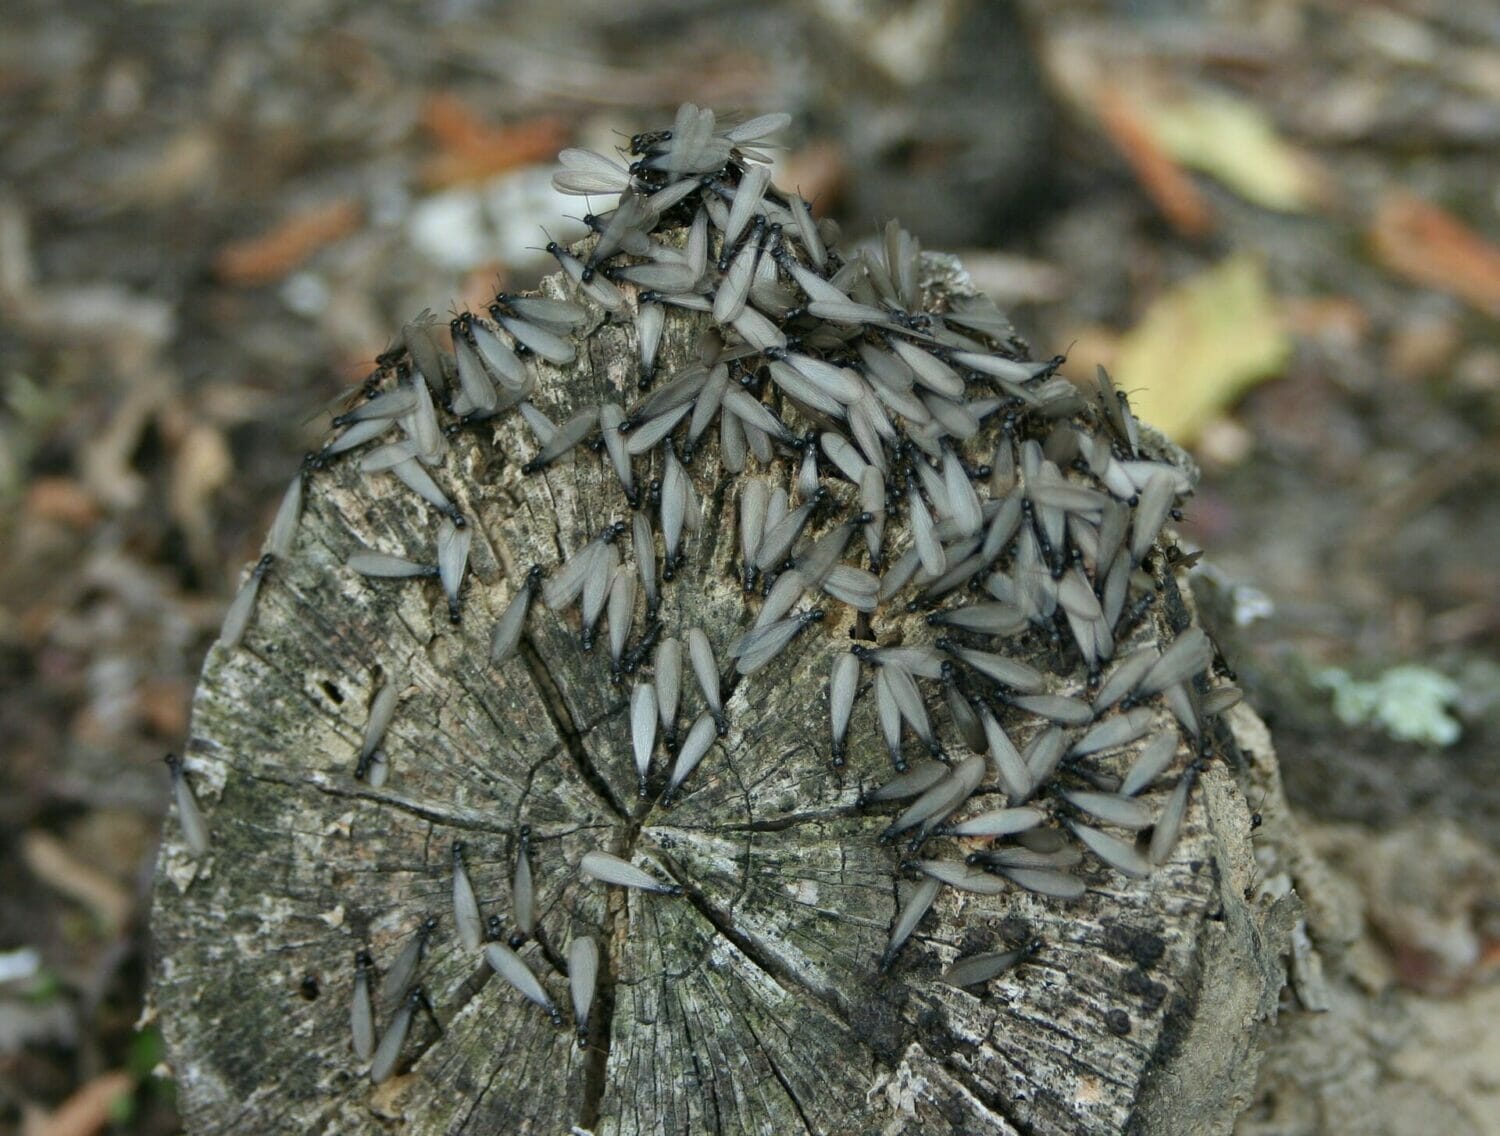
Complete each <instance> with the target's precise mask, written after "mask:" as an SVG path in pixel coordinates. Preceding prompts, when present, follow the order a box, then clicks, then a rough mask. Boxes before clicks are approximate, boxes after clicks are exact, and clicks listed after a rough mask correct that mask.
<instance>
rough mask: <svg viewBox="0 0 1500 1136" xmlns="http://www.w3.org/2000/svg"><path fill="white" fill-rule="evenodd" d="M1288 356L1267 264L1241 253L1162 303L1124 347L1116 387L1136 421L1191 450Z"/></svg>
mask: <svg viewBox="0 0 1500 1136" xmlns="http://www.w3.org/2000/svg"><path fill="white" fill-rule="evenodd" d="M1290 350H1291V341H1290V339H1289V338H1288V336H1287V333H1286V329H1285V328H1284V327H1282V324H1281V320H1280V318H1279V317H1278V315H1277V312H1276V307H1275V304H1274V302H1273V300H1272V297H1271V293H1270V290H1269V288H1268V287H1267V284H1266V274H1265V267H1264V265H1262V264H1261V262H1260V260H1259V259H1258V258H1257V257H1254V256H1252V255H1249V254H1247V253H1240V254H1238V255H1235V256H1232V257H1230V258H1229V259H1228V260H1226V261H1224V262H1223V263H1222V264H1220V265H1218V266H1217V267H1215V268H1211V269H1209V270H1208V271H1206V272H1202V273H1200V274H1198V275H1197V276H1194V277H1193V278H1191V279H1189V280H1185V281H1183V282H1182V283H1180V284H1178V285H1177V286H1176V287H1175V288H1173V289H1172V290H1171V291H1169V292H1167V293H1165V294H1163V295H1162V296H1160V297H1158V298H1157V300H1156V301H1155V302H1154V303H1153V304H1152V305H1151V307H1150V309H1149V310H1148V311H1147V312H1146V315H1145V317H1144V318H1143V319H1142V320H1141V322H1140V324H1139V325H1137V326H1136V327H1135V328H1134V329H1133V330H1131V331H1130V332H1128V333H1126V335H1125V336H1124V337H1123V338H1122V339H1121V341H1120V352H1119V356H1118V359H1117V362H1116V372H1115V384H1116V385H1117V386H1118V387H1119V388H1120V389H1121V390H1123V391H1125V392H1126V393H1127V394H1128V395H1129V396H1130V405H1131V409H1132V410H1133V411H1134V412H1135V414H1136V416H1137V417H1138V418H1140V419H1141V420H1142V421H1144V422H1148V423H1150V424H1151V425H1152V426H1155V427H1156V428H1157V429H1158V430H1160V431H1162V432H1163V433H1164V434H1166V435H1167V436H1168V437H1170V438H1171V439H1172V440H1173V441H1175V442H1178V443H1180V444H1183V445H1186V444H1188V443H1190V442H1191V441H1192V440H1193V438H1194V437H1196V435H1197V433H1198V431H1199V430H1201V429H1202V428H1203V426H1204V425H1205V424H1206V423H1207V422H1209V421H1210V420H1211V419H1213V418H1215V417H1217V416H1218V415H1219V414H1222V413H1223V412H1224V411H1225V410H1226V409H1228V407H1229V406H1230V405H1231V404H1232V403H1233V402H1234V400H1235V399H1236V398H1237V397H1238V396H1239V395H1240V393H1241V392H1243V391H1244V390H1245V389H1246V388H1247V387H1249V386H1252V385H1254V384H1255V383H1256V382H1259V381H1260V380H1262V379H1266V378H1270V377H1271V376H1273V375H1275V374H1277V373H1279V372H1280V370H1281V367H1282V364H1284V363H1285V362H1286V358H1287V354H1288V352H1289V351H1290Z"/></svg>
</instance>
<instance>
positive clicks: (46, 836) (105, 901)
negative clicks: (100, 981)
mask: <svg viewBox="0 0 1500 1136" xmlns="http://www.w3.org/2000/svg"><path fill="white" fill-rule="evenodd" d="M21 854H22V856H23V857H24V858H25V860H26V866H27V867H28V868H30V869H31V871H32V872H33V873H34V874H35V875H36V877H37V879H39V880H41V881H42V882H43V883H45V884H46V885H47V886H48V887H50V888H52V889H54V890H55V891H58V892H61V893H62V894H63V895H65V896H67V897H68V898H69V899H72V900H75V901H76V902H78V903H81V904H83V906H85V907H87V908H88V909H89V910H90V911H92V912H93V913H94V915H96V916H97V917H98V918H99V920H100V922H102V923H104V924H105V926H107V927H108V928H109V929H110V931H111V932H112V933H113V932H117V931H119V929H120V928H121V927H123V926H124V925H125V923H126V921H127V920H128V919H129V918H130V903H131V900H130V893H129V892H127V891H126V890H125V889H124V888H123V887H121V886H120V884H119V883H118V882H117V881H115V880H113V879H111V878H110V877H109V876H107V875H106V874H105V873H103V872H101V871H100V870H99V869H98V868H95V867H94V866H92V865H91V864H85V863H84V862H83V861H82V860H81V859H79V858H78V857H77V856H75V855H74V854H73V853H72V852H71V851H70V850H69V849H68V847H67V845H65V844H64V843H63V842H62V841H61V840H59V839H57V837H55V836H53V835H52V834H51V833H47V832H42V831H41V830H39V829H33V830H31V831H30V832H28V833H26V835H25V836H24V837H23V838H22V841H21Z"/></svg>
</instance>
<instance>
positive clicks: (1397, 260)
mask: <svg viewBox="0 0 1500 1136" xmlns="http://www.w3.org/2000/svg"><path fill="white" fill-rule="evenodd" d="M1370 240H1371V244H1372V247H1373V248H1374V250H1375V255H1376V257H1377V258H1379V260H1380V262H1381V263H1382V264H1384V265H1385V266H1386V267H1387V268H1389V269H1390V270H1391V271H1392V272H1395V273H1397V274H1399V275H1401V276H1404V277H1406V278H1407V279H1408V280H1411V281H1414V282H1415V283H1418V284H1422V285H1424V286H1426V287H1428V288H1436V289H1437V290H1438V291H1440V292H1448V293H1450V294H1452V295H1455V296H1458V297H1459V298H1460V299H1463V300H1465V301H1467V302H1468V303H1470V304H1472V305H1473V306H1474V307H1476V308H1478V309H1479V310H1480V311H1482V312H1485V313H1486V314H1488V315H1491V316H1496V317H1500V247H1497V246H1496V245H1494V244H1492V243H1491V242H1489V241H1487V240H1485V238H1484V237H1483V236H1481V235H1480V234H1479V233H1477V232H1475V231H1474V230H1473V229H1471V228H1469V227H1468V226H1467V225H1465V224H1464V223H1463V222H1462V221H1460V220H1459V219H1458V218H1457V217H1455V216H1453V214H1451V213H1449V212H1448V211H1447V210H1445V209H1440V208H1438V207H1437V206H1436V205H1433V204H1432V203H1430V202H1427V201H1423V200H1422V199H1421V198H1420V197H1417V196H1416V195H1415V194H1411V193H1406V192H1404V191H1397V192H1394V193H1390V194H1387V195H1386V197H1385V199H1384V200H1383V201H1381V203H1380V207H1379V209H1377V210H1376V213H1375V222H1374V224H1373V225H1372V226H1371V229H1370Z"/></svg>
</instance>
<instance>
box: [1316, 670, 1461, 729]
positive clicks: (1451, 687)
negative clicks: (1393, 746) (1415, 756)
mask: <svg viewBox="0 0 1500 1136" xmlns="http://www.w3.org/2000/svg"><path fill="white" fill-rule="evenodd" d="M1313 681H1314V682H1315V683H1316V684H1317V685H1318V686H1320V687H1322V688H1323V689H1325V690H1330V691H1332V692H1333V712H1334V714H1336V715H1337V716H1338V719H1339V721H1341V722H1343V723H1344V724H1345V725H1346V726H1362V725H1370V726H1375V727H1377V728H1378V729H1381V730H1384V731H1385V732H1386V733H1388V734H1390V736H1391V737H1393V738H1395V739H1397V740H1398V741H1405V742H1419V743H1421V744H1423V745H1439V746H1449V745H1452V744H1453V743H1454V742H1456V741H1457V740H1458V735H1459V732H1460V729H1461V727H1460V726H1459V722H1458V719H1457V718H1455V717H1453V715H1451V714H1449V713H1448V712H1447V711H1448V707H1449V706H1451V705H1452V704H1453V703H1454V702H1456V701H1457V700H1458V696H1459V693H1460V692H1459V687H1458V684H1457V683H1456V682H1454V681H1453V680H1452V679H1450V678H1448V677H1447V676H1446V675H1442V674H1439V673H1438V672H1437V671H1435V670H1432V669H1431V668H1430V667H1424V666H1421V665H1419V664H1415V663H1411V664H1406V665H1404V666H1398V667H1392V668H1391V669H1390V670H1388V671H1386V672H1385V673H1383V674H1381V675H1379V676H1377V677H1376V678H1375V679H1373V680H1371V681H1368V682H1360V681H1358V680H1356V679H1354V678H1351V677H1350V675H1349V673H1348V672H1347V671H1345V670H1342V669H1341V668H1339V667H1329V668H1327V669H1326V670H1322V671H1319V672H1318V673H1317V674H1316V675H1314V676H1313Z"/></svg>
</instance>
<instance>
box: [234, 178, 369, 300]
mask: <svg viewBox="0 0 1500 1136" xmlns="http://www.w3.org/2000/svg"><path fill="white" fill-rule="evenodd" d="M361 216H362V215H361V212H360V208H359V205H358V204H357V203H356V202H355V201H354V200H353V199H352V198H347V197H346V198H340V199H339V200H337V201H330V202H328V203H327V204H325V205H317V206H314V207H312V208H311V209H304V210H303V211H302V212H300V213H295V214H293V215H292V216H290V217H287V218H286V219H285V220H283V221H282V222H281V223H280V224H278V225H276V226H275V227H274V228H273V229H271V230H270V231H269V232H266V233H262V234H261V235H260V236H258V237H248V238H246V239H245V240H242V241H231V242H230V243H229V244H227V245H225V246H224V247H223V248H221V249H220V250H219V253H218V255H217V256H216V257H214V271H215V272H217V273H218V274H219V278H220V279H222V280H224V281H227V282H228V283H230V284H248V285H256V284H269V283H271V282H273V281H276V280H280V279H281V278H282V277H283V276H285V275H286V274H287V273H289V272H291V271H292V269H294V268H296V267H297V266H298V265H300V264H302V263H303V262H304V261H306V260H307V259H308V257H310V256H312V255H313V253H315V252H317V251H318V250H319V249H320V248H322V247H323V246H324V245H328V244H332V243H333V242H334V241H336V240H339V239H340V238H342V237H346V236H348V235H349V234H350V233H352V232H354V231H355V230H356V229H357V228H359V225H360V220H361Z"/></svg>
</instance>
